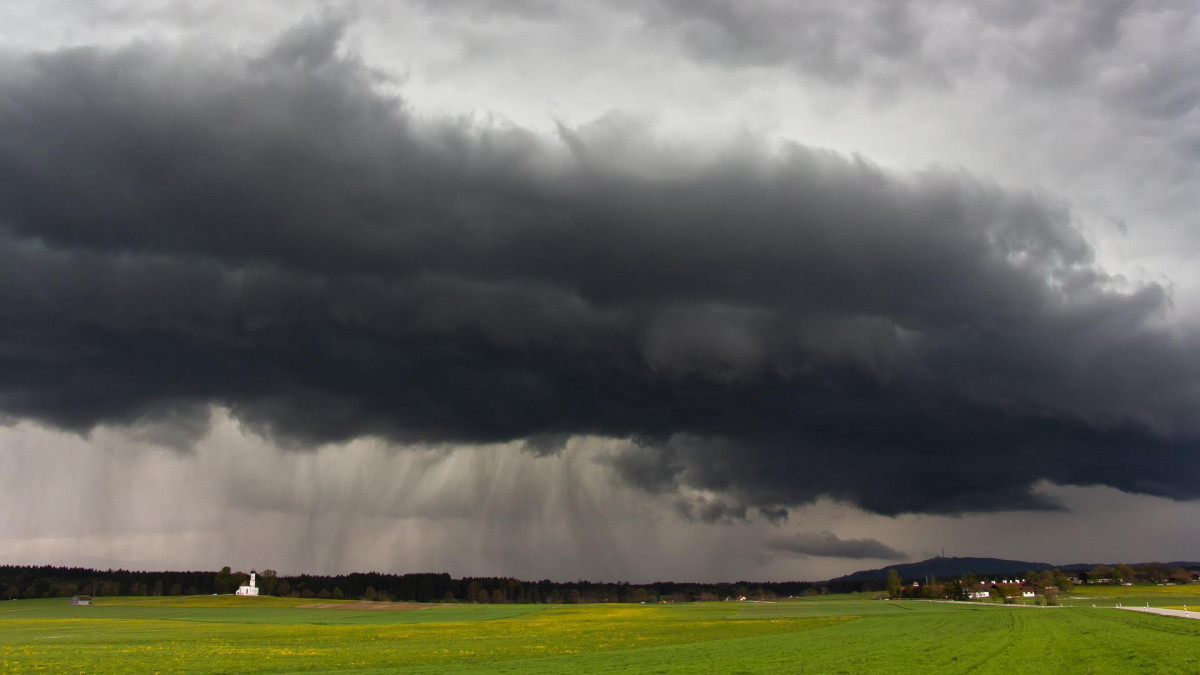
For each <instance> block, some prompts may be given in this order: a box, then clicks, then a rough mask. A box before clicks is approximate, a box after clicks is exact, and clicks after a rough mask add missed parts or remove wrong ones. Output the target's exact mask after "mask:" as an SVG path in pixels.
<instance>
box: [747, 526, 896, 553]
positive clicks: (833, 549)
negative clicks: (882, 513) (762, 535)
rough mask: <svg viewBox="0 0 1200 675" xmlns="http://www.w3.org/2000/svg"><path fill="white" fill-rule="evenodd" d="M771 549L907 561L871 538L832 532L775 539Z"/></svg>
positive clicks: (771, 543) (786, 551) (889, 547)
mask: <svg viewBox="0 0 1200 675" xmlns="http://www.w3.org/2000/svg"><path fill="white" fill-rule="evenodd" d="M769 547H770V548H771V549H773V550H776V551H782V552H785V553H794V554H796V555H802V556H816V557H820V558H853V559H863V558H869V559H877V560H905V559H907V558H908V556H906V555H905V554H903V553H901V552H900V551H897V550H896V549H894V548H892V547H891V546H888V545H887V544H884V543H883V542H881V541H879V540H878V539H872V538H870V537H867V538H864V539H840V538H838V536H837V535H835V534H834V533H832V532H829V531H825V532H822V533H820V534H812V533H801V534H797V535H795V536H793V537H788V538H786V539H783V538H781V539H775V540H774V541H772V542H770V544H769Z"/></svg>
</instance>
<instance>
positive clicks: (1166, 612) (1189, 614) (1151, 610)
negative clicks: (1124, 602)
mask: <svg viewBox="0 0 1200 675" xmlns="http://www.w3.org/2000/svg"><path fill="white" fill-rule="evenodd" d="M1118 609H1127V610H1129V611H1131V612H1145V613H1146V614H1162V615H1163V616H1181V617H1183V618H1185V619H1200V607H1197V608H1196V609H1191V608H1190V607H1189V608H1188V611H1186V612H1185V611H1183V610H1182V609H1163V608H1161V607H1119V608H1118Z"/></svg>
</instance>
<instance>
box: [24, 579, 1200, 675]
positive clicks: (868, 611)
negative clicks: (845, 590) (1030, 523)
mask: <svg viewBox="0 0 1200 675" xmlns="http://www.w3.org/2000/svg"><path fill="white" fill-rule="evenodd" d="M1164 588H1165V589H1166V590H1163V589H1159V588H1149V589H1143V588H1132V589H1130V588H1115V589H1114V588H1106V589H1104V591H1105V592H1107V593H1109V595H1103V596H1102V595H1100V594H1099V592H1098V591H1096V590H1094V589H1086V590H1087V591H1088V592H1087V593H1085V592H1083V591H1084V590H1085V589H1080V591H1079V592H1078V593H1077V595H1078V596H1084V597H1076V598H1073V599H1072V600H1071V601H1070V604H1069V606H1064V607H1005V606H999V605H993V604H956V603H940V602H928V601H920V600H900V601H895V600H892V601H883V600H873V599H871V598H870V597H868V596H862V595H844V596H836V595H835V596H822V597H816V598H805V599H797V600H789V601H783V602H777V603H688V604H676V605H628V604H625V605H617V604H598V605H466V604H462V605H441V606H431V607H425V608H410V609H407V610H401V611H386V610H385V611H376V610H370V609H356V608H354V607H361V605H348V604H343V605H342V606H343V607H349V609H336V608H330V606H332V605H336V604H337V603H322V604H323V605H325V607H324V608H314V607H313V604H314V603H313V601H312V600H300V599H284V598H266V597H263V598H241V597H232V596H219V597H212V596H197V597H187V598H178V597H175V598H170V597H163V598H100V599H99V600H98V604H96V605H94V606H91V607H72V606H69V605H67V603H66V601H65V600H64V599H61V598H57V599H45V600H17V601H10V602H6V603H4V604H3V605H0V671H3V672H131V671H132V672H147V673H149V672H162V673H167V672H201V673H204V672H264V673H265V672H339V671H367V672H370V671H377V672H394V671H403V672H414V673H425V672H449V673H483V672H492V673H496V672H499V673H553V672H563V671H571V672H575V673H591V672H596V673H599V672H604V673H626V672H627V673H696V672H704V673H748V672H770V673H774V672H788V673H797V672H820V673H862V672H913V671H918V670H919V671H923V672H925V673H966V672H983V673H988V672H996V673H1000V672H1004V673H1039V672H1047V673H1049V672H1055V673H1059V672H1078V673H1106V672H1111V673H1118V672H1119V673H1129V672H1146V673H1150V672H1154V673H1195V672H1200V621H1193V620H1188V619H1178V618H1172V617H1162V616H1151V615H1143V614H1138V613H1134V612H1127V611H1121V610H1117V609H1113V608H1112V606H1113V605H1114V604H1115V603H1116V602H1123V603H1124V604H1126V605H1132V604H1135V603H1136V604H1138V605H1139V606H1140V605H1141V604H1142V603H1145V602H1149V603H1150V604H1151V605H1152V606H1173V605H1176V604H1179V605H1182V604H1187V601H1188V599H1194V600H1195V601H1196V602H1197V604H1200V588H1196V589H1195V591H1193V588H1192V587H1164ZM1092 604H1096V605H1097V606H1096V607H1095V608H1093V607H1092Z"/></svg>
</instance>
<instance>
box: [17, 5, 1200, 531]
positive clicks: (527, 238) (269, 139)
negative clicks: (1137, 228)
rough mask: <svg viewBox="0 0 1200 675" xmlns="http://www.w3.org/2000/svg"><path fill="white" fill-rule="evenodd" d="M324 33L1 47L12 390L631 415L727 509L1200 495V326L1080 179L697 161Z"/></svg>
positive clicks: (391, 428)
mask: <svg viewBox="0 0 1200 675" xmlns="http://www.w3.org/2000/svg"><path fill="white" fill-rule="evenodd" d="M340 31H341V25H340V24H339V23H338V22H337V21H330V20H324V21H308V22H305V23H303V24H300V25H299V26H297V27H296V28H294V29H292V30H290V31H289V32H288V33H287V34H285V35H284V36H283V37H282V38H280V40H279V41H278V42H277V43H276V44H275V45H274V46H273V47H272V48H271V49H270V50H269V51H267V52H266V53H263V54H261V55H256V56H253V57H245V56H242V55H238V54H235V53H229V52H217V53H213V52H211V51H202V50H200V49H191V48H173V47H162V46H154V45H152V44H139V45H135V46H131V47H128V48H123V49H117V50H104V49H88V48H78V49H65V50H61V51H56V52H52V53H45V54H38V55H31V56H12V55H7V56H3V57H0V58H2V59H3V60H4V61H3V64H2V67H0V92H2V93H0V314H2V315H3V316H4V317H5V320H4V322H3V324H0V408H2V409H3V410H4V411H6V412H7V413H8V414H10V415H14V416H18V417H28V418H33V419H37V420H40V421H42V422H45V423H49V424H53V425H56V426H59V427H63V428H68V429H74V430H86V429H88V428H91V427H92V426H94V425H96V424H99V423H105V422H109V423H134V422H139V421H140V422H146V421H162V420H167V421H169V422H170V421H173V422H174V423H173V424H172V426H173V427H175V428H182V429H184V430H185V431H186V430H188V429H191V430H193V433H195V430H197V429H202V428H203V421H204V419H205V415H206V414H207V410H208V406H209V405H210V404H218V405H221V406H226V407H228V408H229V409H230V410H231V411H232V414H234V415H235V416H236V417H237V418H238V419H239V420H241V421H242V422H243V423H246V424H248V425H250V426H252V427H253V428H256V429H258V430H259V431H261V432H263V433H266V434H269V435H271V436H273V437H275V438H277V439H280V440H282V441H285V442H291V443H296V444H311V443H320V442H327V441H340V440H346V439H350V438H354V437H359V436H367V435H376V436H382V437H386V438H389V439H393V440H397V441H405V442H411V441H418V442H422V441H429V442H491V441H507V440H513V439H529V440H530V446H531V449H533V450H535V451H537V452H543V453H545V452H552V451H553V450H554V448H555V447H558V446H559V445H561V440H562V439H565V438H567V437H569V436H572V435H583V434H587V435H597V436H604V437H614V438H623V439H630V441H631V443H630V444H629V448H628V449H627V450H626V451H625V452H623V453H621V454H619V455H617V456H615V457H614V458H613V460H612V461H613V462H614V463H615V466H616V467H617V469H618V471H619V472H620V473H621V475H623V476H624V477H625V478H626V479H627V480H629V481H631V482H633V483H634V484H636V485H639V486H641V487H643V488H646V489H649V490H654V491H668V490H685V489H694V490H700V491H708V492H711V493H714V494H717V495H719V496H720V497H719V499H718V501H715V502H712V504H710V506H712V508H710V509H709V510H708V511H707V512H706V513H709V512H711V514H713V515H712V517H714V518H720V517H724V516H725V515H728V514H729V513H731V512H732V513H739V512H744V509H745V508H747V507H757V508H760V509H763V510H764V511H765V512H768V513H774V512H777V511H772V510H773V509H777V508H778V507H780V506H787V505H794V504H799V503H804V502H807V501H811V500H812V499H815V498H816V497H818V496H820V495H831V496H834V497H837V498H840V499H845V500H849V501H852V502H854V503H857V504H859V505H861V506H863V507H864V508H867V509H869V510H873V511H877V512H880V513H889V514H890V513H899V512H909V511H916V512H951V513H952V512H961V511H979V510H1000V509H1013V508H1051V507H1053V504H1048V503H1045V502H1044V501H1042V500H1039V499H1037V498H1036V497H1035V496H1032V495H1031V493H1030V491H1029V488H1030V486H1031V485H1032V484H1033V483H1034V482H1036V481H1038V480H1040V479H1049V480H1052V481H1054V482H1058V483H1063V484H1104V485H1111V486H1114V487H1118V488H1120V489H1123V490H1129V491H1137V492H1146V493H1150V494H1155V495H1163V496H1169V497H1173V498H1193V497H1196V496H1200V492H1198V490H1197V487H1196V486H1197V485H1200V482H1197V480H1196V478H1197V475H1196V474H1197V471H1196V470H1195V469H1193V468H1189V467H1191V466H1194V462H1187V461H1185V459H1186V458H1188V457H1191V456H1192V455H1193V454H1194V452H1195V449H1196V440H1197V438H1198V432H1200V429H1198V428H1197V424H1196V422H1194V421H1193V415H1192V414H1191V411H1192V410H1194V408H1195V405H1196V403H1197V389H1196V386H1195V383H1196V381H1197V380H1196V373H1195V366H1194V365H1193V364H1194V361H1195V359H1194V358H1192V356H1193V355H1194V354H1195V352H1196V349H1195V347H1196V344H1195V338H1194V336H1192V335H1191V334H1188V333H1181V332H1179V331H1176V330H1174V329H1173V328H1172V327H1171V326H1170V324H1169V321H1168V319H1169V317H1168V312H1169V297H1168V295H1167V293H1166V291H1165V290H1164V289H1163V288H1162V287H1161V286H1159V285H1156V284H1134V283H1130V282H1128V281H1126V280H1124V279H1121V278H1119V277H1114V276H1110V275H1108V274H1106V273H1105V272H1104V271H1103V270H1101V269H1099V268H1098V267H1097V266H1096V265H1095V264H1094V262H1093V258H1092V255H1093V254H1092V250H1091V248H1090V247H1089V245H1088V244H1087V242H1086V240H1085V239H1084V237H1083V236H1082V235H1081V234H1080V232H1079V231H1078V229H1077V224H1076V223H1075V222H1074V220H1073V216H1072V214H1071V211H1070V209H1069V208H1068V207H1067V206H1066V205H1065V204H1062V203H1060V202H1058V201H1056V200H1055V199H1053V198H1052V197H1049V196H1047V195H1044V194H1038V193H1024V192H1012V191H1006V190H1004V189H1002V188H1000V187H997V186H995V185H992V184H989V183H988V182H987V181H984V180H980V179H978V178H974V177H972V176H969V175H966V174H964V173H961V172H953V171H946V170H929V171H925V172H921V173H917V174H913V175H895V174H891V173H889V172H886V171H884V170H881V169H880V168H878V167H876V166H874V165H872V164H871V163H870V162H868V161H866V160H863V159H861V158H847V157H844V156H840V155H836V154H833V153H829V152H825V151H821V150H817V149H812V148H807V147H803V146H798V145H789V146H786V147H784V148H782V149H781V150H778V151H774V150H769V149H767V148H764V147H759V146H755V145H753V144H748V145H747V146H744V147H737V148H728V149H726V150H725V151H724V152H723V153H721V154H720V155H719V156H717V157H715V158H711V159H708V160H704V161H700V160H696V159H694V158H689V157H687V156H683V155H682V154H676V153H673V152H672V151H670V150H668V149H659V148H655V147H654V146H653V145H652V144H650V143H648V142H647V139H648V138H649V135H648V134H647V133H646V131H645V129H643V128H641V127H640V126H639V125H638V124H637V123H635V122H631V121H629V120H625V119H622V118H621V117H620V116H618V115H610V116H607V117H603V118H601V119H599V120H597V121H596V122H595V123H593V124H591V125H588V126H586V127H581V128H566V127H564V128H562V129H561V132H560V137H559V139H557V142H554V141H550V140H545V139H541V138H538V137H536V136H534V135H533V134H531V133H528V132H526V131H523V130H522V129H519V128H513V127H506V126H502V125H490V124H482V123H478V122H476V121H472V120H462V119H444V120H439V119H433V120H429V119H422V118H420V117H418V116H416V115H414V114H413V113H411V112H410V111H408V110H407V109H406V108H405V107H404V105H403V104H402V102H400V101H398V100H396V99H394V98H391V97H389V96H387V95H385V94H382V93H380V91H379V90H378V88H377V86H376V85H378V84H380V81H379V78H380V75H379V74H378V73H376V72H375V71H373V70H371V69H370V68H369V67H367V66H366V65H365V64H363V63H361V62H359V61H358V60H357V59H356V58H354V57H353V56H345V55H342V54H340V53H339V51H338V40H339V36H340V34H341V33H340ZM713 505H715V506H713ZM702 517H708V516H704V515H703V514H702Z"/></svg>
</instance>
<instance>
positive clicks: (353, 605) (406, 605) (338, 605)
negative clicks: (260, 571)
mask: <svg viewBox="0 0 1200 675" xmlns="http://www.w3.org/2000/svg"><path fill="white" fill-rule="evenodd" d="M433 607H449V605H434V604H429V603H424V602H372V601H370V600H357V601H355V602H321V603H317V604H315V605H300V609H368V610H384V611H393V612H395V611H407V610H413V609H431V608H433Z"/></svg>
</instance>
